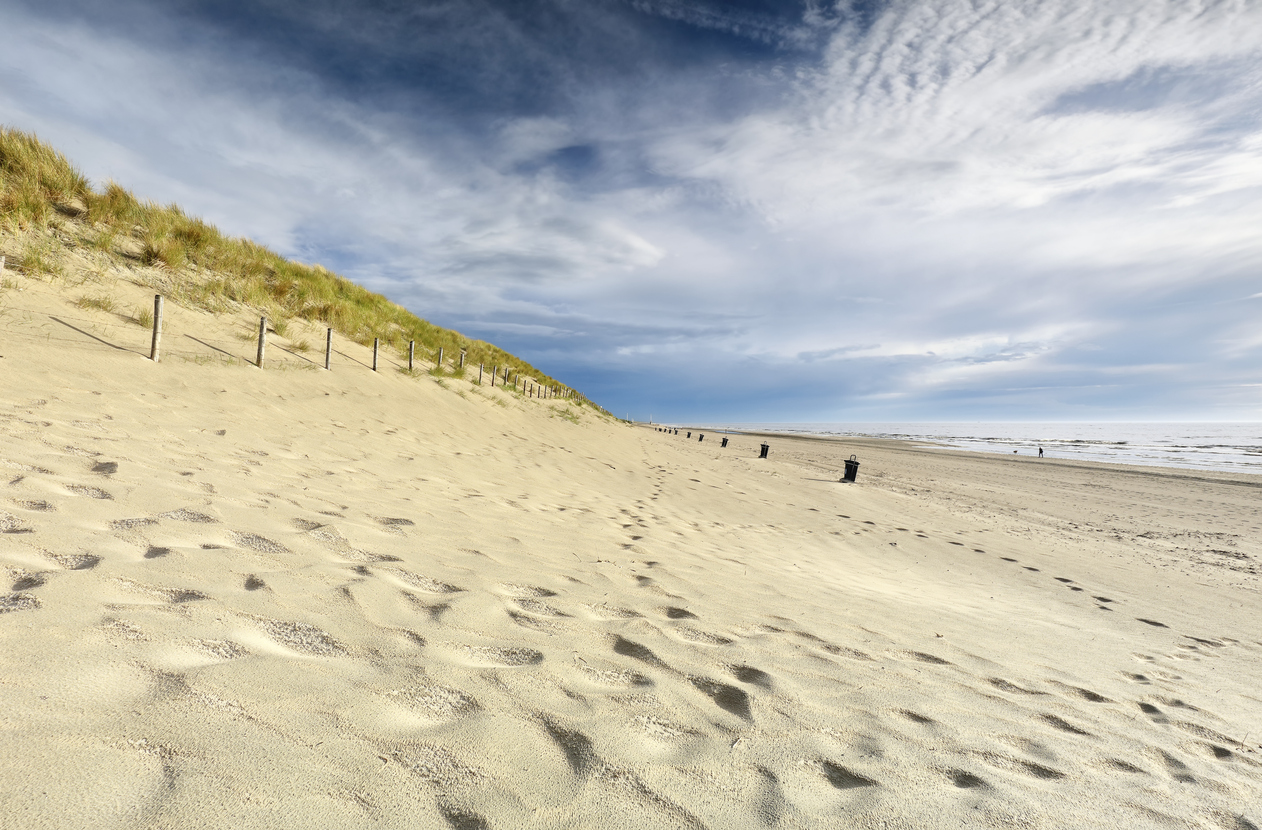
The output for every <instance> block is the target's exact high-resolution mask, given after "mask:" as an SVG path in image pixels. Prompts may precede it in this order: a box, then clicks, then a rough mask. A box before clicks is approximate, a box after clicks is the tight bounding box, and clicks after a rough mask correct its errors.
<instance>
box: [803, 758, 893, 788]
mask: <svg viewBox="0 0 1262 830" xmlns="http://www.w3.org/2000/svg"><path fill="white" fill-rule="evenodd" d="M812 766H815V767H816V769H818V770H819V772H820V773H822V774H823V776H824V780H825V781H827V782H828V783H829V785H831V786H832V787H833V789H837V790H853V789H857V788H859V787H875V786H877V783H876V782H875V781H873V780H872V779H871V778H868V777H867V776H866V775H860V774H859V773H857V772H855V771H853V770H850V769H847V768H846V767H843V766H842V765H841V764H836V763H833V762H832V761H828V760H826V759H823V758H819V759H817V760H816V761H815V762H814V763H813V764H812Z"/></svg>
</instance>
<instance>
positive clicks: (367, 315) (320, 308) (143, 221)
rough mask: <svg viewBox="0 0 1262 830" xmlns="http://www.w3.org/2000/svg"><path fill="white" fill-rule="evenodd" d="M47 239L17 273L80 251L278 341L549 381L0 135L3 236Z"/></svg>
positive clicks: (1, 131)
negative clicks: (418, 357) (240, 313)
mask: <svg viewBox="0 0 1262 830" xmlns="http://www.w3.org/2000/svg"><path fill="white" fill-rule="evenodd" d="M49 229H52V230H55V231H58V233H57V234H55V235H51V236H44V237H41V238H39V239H37V240H36V241H34V242H32V243H30V244H28V245H26V246H25V247H24V249H23V252H22V254H21V256H20V258H19V259H18V261H17V262H13V263H12V265H13V266H15V267H16V268H17V269H19V270H21V271H23V272H24V273H26V274H28V275H31V276H47V277H52V278H64V277H65V273H64V265H63V260H64V258H65V256H64V253H65V251H64V249H65V248H66V247H67V246H68V245H71V244H76V245H78V246H81V247H83V248H85V249H88V250H91V251H94V252H96V253H97V254H99V255H101V256H104V257H107V258H109V259H111V260H114V261H116V262H117V263H118V264H121V265H128V264H132V265H134V264H139V265H143V266H149V268H148V272H149V273H148V275H147V276H146V274H145V271H146V269H140V273H141V276H142V279H145V280H146V284H148V285H151V286H152V287H154V288H157V289H159V290H161V291H162V292H163V293H164V294H165V295H167V296H168V297H170V298H171V299H172V300H174V301H175V302H178V303H180V304H182V305H186V306H190V307H194V308H201V309H205V310H208V311H212V312H216V313H224V312H228V311H235V310H239V309H240V308H241V307H248V308H251V309H254V310H256V311H258V312H259V313H260V314H263V315H266V316H267V318H268V321H269V323H271V325H272V328H273V329H274V330H275V331H276V332H277V333H278V334H280V335H281V336H282V337H283V336H285V332H287V331H288V327H289V323H290V321H291V320H294V319H298V320H305V321H308V322H311V323H318V324H323V325H325V326H328V327H330V328H332V329H333V330H334V331H336V332H338V333H339V334H340V335H342V336H343V337H346V338H348V339H350V340H353V341H355V342H356V343H359V344H361V345H371V344H372V341H373V338H379V339H380V341H381V345H382V347H383V348H390V349H394V350H395V351H396V352H398V353H399V354H400V355H401V356H403V357H406V355H407V347H408V342H409V341H413V340H414V341H416V344H417V345H418V347H422V348H423V349H428V350H429V352H431V353H437V351H438V349H439V348H440V347H441V348H443V349H445V350H446V351H447V353H448V354H458V353H459V352H460V351H461V350H464V351H465V352H466V353H467V356H466V360H468V361H470V362H473V363H486V364H488V365H491V364H498V365H499V366H500V367H505V366H508V367H511V368H513V369H514V370H517V371H519V372H522V373H531V374H533V375H534V376H536V377H540V378H545V379H547V380H550V379H549V378H547V376H546V375H543V374H541V373H540V372H538V370H536V369H535V368H534V367H532V366H531V365H530V364H528V363H526V362H525V361H523V360H521V359H520V358H517V357H515V356H513V355H511V354H509V353H508V352H505V351H504V350H502V349H500V348H499V347H497V346H494V345H492V344H490V343H487V342H485V341H482V340H473V339H470V338H467V337H465V336H463V335H461V334H460V333H459V332H456V331H452V330H450V329H445V328H442V327H441V326H436V325H434V324H433V323H430V322H428V321H426V320H423V319H421V318H420V317H417V316H416V315H415V314H413V313H412V312H410V311H408V310H407V309H405V308H402V307H401V306H398V305H396V304H395V303H392V302H390V301H389V300H388V299H386V298H385V297H383V296H382V295H380V294H374V293H373V292H371V291H369V290H367V289H366V288H363V287H362V286H359V285H356V284H355V283H353V282H351V281H350V280H348V279H346V278H345V277H343V276H341V275H339V274H335V273H333V272H331V271H329V270H327V269H325V268H323V267H321V266H320V265H307V264H303V263H299V262H294V261H292V260H288V259H285V258H284V257H282V256H281V255H280V254H277V253H275V252H274V251H271V250H268V249H267V248H265V247H263V246H262V245H258V244H256V243H254V242H252V241H250V240H248V239H242V238H238V237H230V236H226V235H224V234H223V233H222V232H220V231H219V229H218V228H216V227H215V226H214V225H211V224H209V223H207V222H204V221H202V220H201V219H198V218H196V217H192V216H188V215H187V214H186V213H184V211H183V210H181V209H180V208H179V207H178V206H177V205H159V204H157V203H155V202H150V201H142V200H140V199H138V198H136V196H135V195H134V194H132V193H131V192H130V191H128V190H126V189H124V188H123V187H122V186H120V185H119V184H117V183H115V182H109V183H107V184H106V185H104V186H103V187H101V188H99V189H98V188H95V187H93V186H92V184H91V182H89V181H88V179H87V177H85V176H84V175H83V174H82V173H81V172H79V171H78V170H77V169H76V168H75V167H74V165H73V164H71V163H70V161H69V160H68V159H67V158H66V157H65V156H64V155H62V154H61V153H59V152H57V151H56V150H55V149H53V148H52V147H50V146H48V145H47V144H45V143H43V142H42V141H40V140H39V139H38V138H36V137H35V136H34V135H31V134H28V133H24V132H22V131H20V130H15V129H9V128H5V127H0V232H7V233H9V234H16V233H18V232H25V231H47V230H49ZM67 236H69V237H71V238H72V239H73V242H71V241H68V240H67V239H66V237H67ZM419 351H421V349H418V352H419Z"/></svg>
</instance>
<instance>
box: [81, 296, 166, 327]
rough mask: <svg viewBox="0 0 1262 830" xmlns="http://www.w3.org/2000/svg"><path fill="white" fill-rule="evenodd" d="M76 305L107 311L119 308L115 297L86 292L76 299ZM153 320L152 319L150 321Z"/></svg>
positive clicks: (111, 311)
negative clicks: (91, 294)
mask: <svg viewBox="0 0 1262 830" xmlns="http://www.w3.org/2000/svg"><path fill="white" fill-rule="evenodd" d="M75 306H77V307H78V308H83V309H88V308H94V309H96V310H97V311H107V312H110V313H113V312H114V311H115V309H117V308H118V306H117V304H116V303H115V302H114V298H113V297H89V296H87V295H86V294H85V295H84V296H82V297H80V298H79V299H77V300H75ZM149 322H150V323H152V322H153V320H152V319H150V321H149Z"/></svg>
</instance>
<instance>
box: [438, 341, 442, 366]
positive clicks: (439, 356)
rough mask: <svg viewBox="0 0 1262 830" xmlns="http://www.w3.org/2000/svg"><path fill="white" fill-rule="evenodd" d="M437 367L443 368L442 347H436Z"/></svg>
mask: <svg viewBox="0 0 1262 830" xmlns="http://www.w3.org/2000/svg"><path fill="white" fill-rule="evenodd" d="M438 368H439V369H441V368H443V347H442V346H439V347H438Z"/></svg>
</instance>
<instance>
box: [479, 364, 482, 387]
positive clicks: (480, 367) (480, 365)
mask: <svg viewBox="0 0 1262 830" xmlns="http://www.w3.org/2000/svg"><path fill="white" fill-rule="evenodd" d="M481 385H482V364H481V363H479V364H478V386H481Z"/></svg>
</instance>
